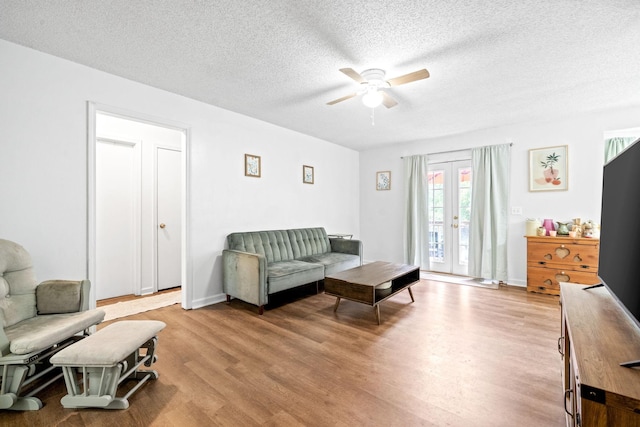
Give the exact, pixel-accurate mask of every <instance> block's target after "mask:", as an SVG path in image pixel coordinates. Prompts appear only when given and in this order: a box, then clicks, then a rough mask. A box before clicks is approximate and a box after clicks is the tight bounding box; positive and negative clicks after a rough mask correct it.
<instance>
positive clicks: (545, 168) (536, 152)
mask: <svg viewBox="0 0 640 427" xmlns="http://www.w3.org/2000/svg"><path fill="white" fill-rule="evenodd" d="M568 154H569V153H568V147H567V146H566V145H559V146H556V147H545V148H535V149H531V150H529V191H564V190H568V189H569V170H568V165H569V162H568V160H569V159H568Z"/></svg>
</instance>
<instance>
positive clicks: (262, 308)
mask: <svg viewBox="0 0 640 427" xmlns="http://www.w3.org/2000/svg"><path fill="white" fill-rule="evenodd" d="M258 314H259V315H260V316H262V315H263V314H264V305H261V306H259V307H258Z"/></svg>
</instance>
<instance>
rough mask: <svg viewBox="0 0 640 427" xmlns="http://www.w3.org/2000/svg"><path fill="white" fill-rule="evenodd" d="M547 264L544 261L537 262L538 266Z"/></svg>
mask: <svg viewBox="0 0 640 427" xmlns="http://www.w3.org/2000/svg"><path fill="white" fill-rule="evenodd" d="M546 263H547V262H546V261H538V264H540V265H545V264H546Z"/></svg>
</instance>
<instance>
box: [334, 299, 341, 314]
mask: <svg viewBox="0 0 640 427" xmlns="http://www.w3.org/2000/svg"><path fill="white" fill-rule="evenodd" d="M339 304H340V297H336V305H334V306H333V311H334V312H336V311H338V305H339Z"/></svg>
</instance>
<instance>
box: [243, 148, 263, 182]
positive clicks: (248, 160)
mask: <svg viewBox="0 0 640 427" xmlns="http://www.w3.org/2000/svg"><path fill="white" fill-rule="evenodd" d="M244 175H245V176H252V177H255V178H260V156H254V155H253V154H245V155H244Z"/></svg>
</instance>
